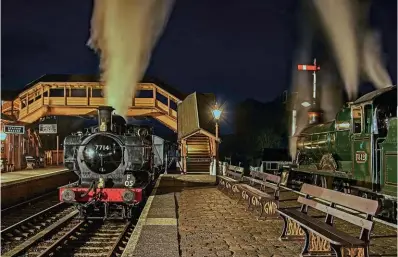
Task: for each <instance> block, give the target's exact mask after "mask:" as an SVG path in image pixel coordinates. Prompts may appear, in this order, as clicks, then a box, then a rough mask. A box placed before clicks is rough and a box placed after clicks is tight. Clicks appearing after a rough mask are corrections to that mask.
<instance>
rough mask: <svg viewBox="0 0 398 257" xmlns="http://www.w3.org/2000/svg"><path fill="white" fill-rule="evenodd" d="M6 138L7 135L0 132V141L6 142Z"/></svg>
mask: <svg viewBox="0 0 398 257" xmlns="http://www.w3.org/2000/svg"><path fill="white" fill-rule="evenodd" d="M6 138H7V134H6V133H4V132H3V131H1V132H0V140H1V141H4V140H6Z"/></svg>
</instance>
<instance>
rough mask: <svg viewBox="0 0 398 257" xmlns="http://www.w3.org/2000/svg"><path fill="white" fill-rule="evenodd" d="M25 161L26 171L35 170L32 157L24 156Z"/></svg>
mask: <svg viewBox="0 0 398 257" xmlns="http://www.w3.org/2000/svg"><path fill="white" fill-rule="evenodd" d="M25 160H26V169H27V170H33V169H34V168H36V159H35V158H33V157H32V156H25Z"/></svg>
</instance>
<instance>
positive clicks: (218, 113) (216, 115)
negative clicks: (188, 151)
mask: <svg viewBox="0 0 398 257" xmlns="http://www.w3.org/2000/svg"><path fill="white" fill-rule="evenodd" d="M211 112H212V114H213V117H214V119H215V121H216V174H215V175H217V174H218V166H219V165H218V121H219V120H220V117H221V114H222V110H221V109H220V108H218V106H217V104H216V105H215V106H214V108H213V110H212V111H211Z"/></svg>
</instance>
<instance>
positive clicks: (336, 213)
mask: <svg viewBox="0 0 398 257" xmlns="http://www.w3.org/2000/svg"><path fill="white" fill-rule="evenodd" d="M297 201H298V202H299V203H302V204H305V205H308V206H310V207H312V208H314V209H317V210H319V211H322V212H324V213H327V214H330V215H332V216H333V217H336V218H340V219H342V220H345V221H347V222H350V223H352V224H355V225H357V226H359V227H362V228H366V229H368V230H371V229H372V227H373V221H370V220H366V219H364V218H362V217H358V216H355V215H353V214H351V213H347V212H344V211H341V210H338V209H336V208H333V207H330V206H327V205H325V204H322V203H319V202H316V201H314V200H311V199H307V198H304V197H302V196H299V198H298V199H297Z"/></svg>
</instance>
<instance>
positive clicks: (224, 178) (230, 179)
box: [220, 176, 239, 182]
mask: <svg viewBox="0 0 398 257" xmlns="http://www.w3.org/2000/svg"><path fill="white" fill-rule="evenodd" d="M220 178H221V179H223V180H227V181H230V182H239V181H238V180H236V179H233V178H230V177H226V176H220Z"/></svg>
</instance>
